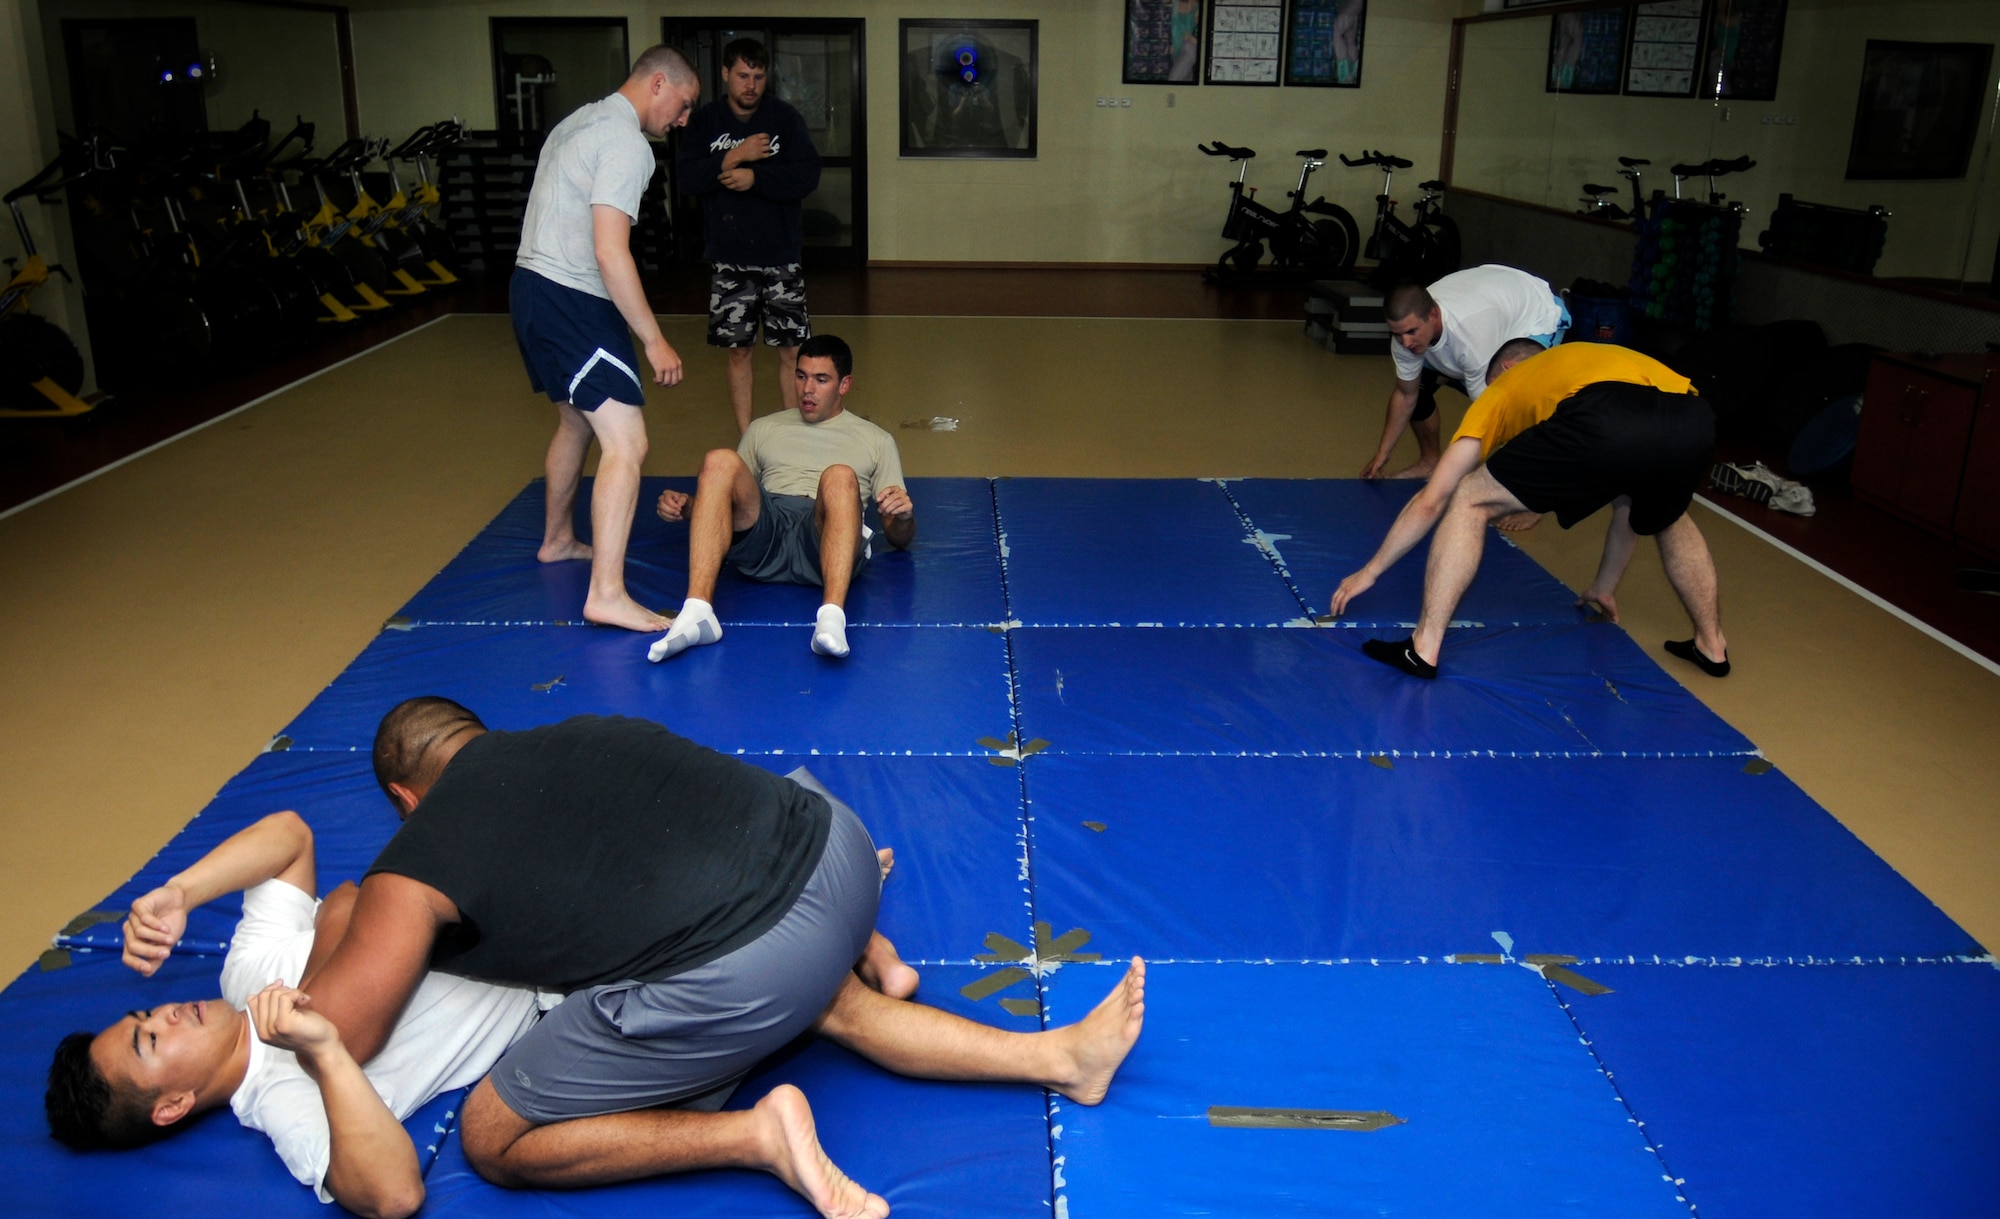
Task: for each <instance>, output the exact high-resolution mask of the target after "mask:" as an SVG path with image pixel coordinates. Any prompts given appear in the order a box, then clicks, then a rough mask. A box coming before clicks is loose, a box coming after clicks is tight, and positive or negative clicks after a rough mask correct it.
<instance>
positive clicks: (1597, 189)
mask: <svg viewBox="0 0 2000 1219" xmlns="http://www.w3.org/2000/svg"><path fill="white" fill-rule="evenodd" d="M1583 193H1584V194H1586V195H1615V194H1617V193H1618V188H1617V187H1615V186H1599V185H1598V184H1597V183H1595V182H1585V183H1584V184H1583Z"/></svg>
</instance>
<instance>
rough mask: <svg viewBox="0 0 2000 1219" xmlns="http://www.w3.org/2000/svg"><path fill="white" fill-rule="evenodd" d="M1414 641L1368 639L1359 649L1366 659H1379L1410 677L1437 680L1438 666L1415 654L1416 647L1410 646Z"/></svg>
mask: <svg viewBox="0 0 2000 1219" xmlns="http://www.w3.org/2000/svg"><path fill="white" fill-rule="evenodd" d="M1415 642H1416V641H1415V640H1414V639H1370V640H1367V641H1366V642H1364V643H1363V644H1362V645H1361V651H1362V653H1363V654H1364V655H1365V656H1367V657H1368V659H1370V660H1379V661H1381V662H1382V663H1383V664H1385V665H1388V666H1389V667H1390V668H1392V669H1401V670H1402V671H1403V672H1405V673H1408V674H1409V675H1410V676H1411V677H1421V678H1423V679H1424V680H1425V681H1435V680H1437V675H1438V667H1437V666H1436V665H1434V664H1432V663H1431V662H1430V661H1428V660H1425V659H1424V658H1423V657H1421V656H1419V655H1417V649H1416V648H1414V647H1412V646H1411V644H1413V643H1415Z"/></svg>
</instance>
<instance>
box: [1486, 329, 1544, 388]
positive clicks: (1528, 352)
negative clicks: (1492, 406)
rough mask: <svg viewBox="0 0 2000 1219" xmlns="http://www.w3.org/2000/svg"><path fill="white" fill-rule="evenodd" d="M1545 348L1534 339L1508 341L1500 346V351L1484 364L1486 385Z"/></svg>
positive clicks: (1540, 352)
mask: <svg viewBox="0 0 2000 1219" xmlns="http://www.w3.org/2000/svg"><path fill="white" fill-rule="evenodd" d="M1546 350H1547V348H1545V347H1543V346H1542V345H1541V343H1540V342H1539V341H1538V340H1536V339H1508V340H1507V341H1506V342H1504V343H1502V344H1500V350H1498V351H1496V352H1494V353H1493V358H1492V359H1491V360H1489V361H1487V364H1486V383H1487V384H1488V385H1491V384H1492V383H1493V382H1495V381H1497V380H1499V379H1500V374H1501V373H1503V372H1506V371H1507V370H1508V369H1510V368H1512V367H1514V365H1516V364H1519V363H1520V362H1521V361H1523V360H1526V359H1529V358H1531V357H1533V356H1538V355H1540V354H1542V352H1544V351H1546Z"/></svg>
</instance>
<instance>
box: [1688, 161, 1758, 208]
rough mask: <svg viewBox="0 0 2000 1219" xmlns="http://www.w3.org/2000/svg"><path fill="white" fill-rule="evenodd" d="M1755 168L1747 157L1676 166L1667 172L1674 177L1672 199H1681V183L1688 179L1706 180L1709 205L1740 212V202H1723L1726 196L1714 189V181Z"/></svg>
mask: <svg viewBox="0 0 2000 1219" xmlns="http://www.w3.org/2000/svg"><path fill="white" fill-rule="evenodd" d="M1755 168H1757V162H1755V161H1753V160H1751V159H1750V158H1749V157H1737V158H1736V159H1735V160H1734V161H1725V160H1723V159H1722V158H1720V157H1711V158H1709V159H1708V160H1706V161H1701V162H1691V163H1688V164H1684V165H1676V166H1674V167H1673V168H1672V169H1670V170H1668V171H1667V172H1668V173H1670V174H1672V175H1673V176H1674V198H1676V199H1678V198H1680V197H1681V183H1683V182H1685V181H1687V180H1688V179H1689V178H1707V179H1708V202H1709V203H1710V204H1711V205H1713V206H1715V207H1727V208H1729V210H1731V211H1733V212H1742V211H1744V210H1745V207H1744V204H1743V203H1742V201H1741V200H1739V201H1737V202H1735V203H1727V204H1725V203H1724V202H1723V200H1724V199H1726V198H1728V196H1726V195H1724V194H1722V193H1721V192H1720V191H1718V190H1716V189H1715V180H1716V179H1717V178H1720V177H1722V176H1723V175H1724V174H1740V173H1742V172H1743V171H1744V170H1746V169H1755Z"/></svg>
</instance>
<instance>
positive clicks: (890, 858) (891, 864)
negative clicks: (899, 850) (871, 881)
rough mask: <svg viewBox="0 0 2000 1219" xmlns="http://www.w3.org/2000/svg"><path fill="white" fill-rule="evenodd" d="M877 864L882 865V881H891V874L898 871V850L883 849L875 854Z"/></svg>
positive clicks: (891, 848) (892, 848)
mask: <svg viewBox="0 0 2000 1219" xmlns="http://www.w3.org/2000/svg"><path fill="white" fill-rule="evenodd" d="M875 862H877V863H879V864H881V865H882V879H883V880H887V879H889V873H891V872H893V871H895V870H896V848H894V847H883V848H882V849H881V850H879V851H877V852H875Z"/></svg>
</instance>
